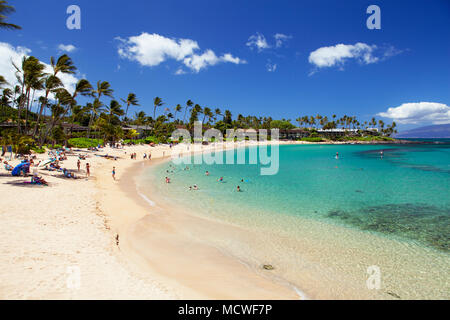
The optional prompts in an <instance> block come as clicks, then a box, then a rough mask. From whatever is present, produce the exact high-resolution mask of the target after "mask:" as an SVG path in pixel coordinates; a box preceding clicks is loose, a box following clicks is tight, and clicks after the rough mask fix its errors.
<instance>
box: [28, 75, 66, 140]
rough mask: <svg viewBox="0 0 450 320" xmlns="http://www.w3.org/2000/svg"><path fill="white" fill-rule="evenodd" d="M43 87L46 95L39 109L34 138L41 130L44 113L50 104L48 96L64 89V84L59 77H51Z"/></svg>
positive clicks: (45, 81)
mask: <svg viewBox="0 0 450 320" xmlns="http://www.w3.org/2000/svg"><path fill="white" fill-rule="evenodd" d="M43 87H44V89H45V95H44V96H43V97H42V98H43V99H41V100H40V101H41V102H42V103H41V107H40V109H39V113H38V118H37V124H36V126H35V128H34V132H33V136H35V135H36V134H37V130H38V128H39V124H40V121H41V116H42V112H43V111H44V108H45V106H46V105H47V104H48V96H49V94H50V92H56V90H57V89H59V88H62V87H63V83H62V81H61V80H60V79H59V78H58V77H56V76H54V75H50V76H48V77H47V78H46V79H45V80H44V84H43Z"/></svg>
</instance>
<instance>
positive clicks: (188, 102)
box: [183, 100, 194, 123]
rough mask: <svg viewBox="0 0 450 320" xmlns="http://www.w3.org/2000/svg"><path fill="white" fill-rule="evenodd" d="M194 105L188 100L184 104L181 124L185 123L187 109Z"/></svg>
mask: <svg viewBox="0 0 450 320" xmlns="http://www.w3.org/2000/svg"><path fill="white" fill-rule="evenodd" d="M193 105H194V103H193V102H192V101H191V100H188V101H187V102H186V108H184V117H183V123H185V122H186V112H187V111H188V109H189V108H191V107H192V106H193Z"/></svg>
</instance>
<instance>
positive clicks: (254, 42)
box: [246, 32, 270, 51]
mask: <svg viewBox="0 0 450 320" xmlns="http://www.w3.org/2000/svg"><path fill="white" fill-rule="evenodd" d="M246 45H247V46H248V47H250V48H251V49H253V48H255V49H257V50H258V51H262V50H264V49H269V48H270V45H269V44H268V43H267V40H266V37H264V35H262V34H260V33H258V32H257V33H256V34H254V35H252V36H250V38H248V41H247V43H246Z"/></svg>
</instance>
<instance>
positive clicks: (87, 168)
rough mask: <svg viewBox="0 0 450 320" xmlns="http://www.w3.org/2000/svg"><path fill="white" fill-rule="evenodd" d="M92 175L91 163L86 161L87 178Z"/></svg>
mask: <svg viewBox="0 0 450 320" xmlns="http://www.w3.org/2000/svg"><path fill="white" fill-rule="evenodd" d="M90 176H91V166H90V165H89V163H86V178H88V177H90Z"/></svg>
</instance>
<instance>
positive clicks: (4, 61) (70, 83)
mask: <svg viewBox="0 0 450 320" xmlns="http://www.w3.org/2000/svg"><path fill="white" fill-rule="evenodd" d="M30 53H31V50H30V49H28V48H25V47H14V46H12V45H10V44H9V43H6V42H0V57H1V59H0V75H2V76H4V77H5V79H6V80H7V81H8V83H9V85H11V86H15V85H16V84H18V81H17V78H16V76H15V72H16V69H15V68H14V67H13V65H12V62H14V64H15V65H16V66H18V67H19V68H20V66H21V65H22V59H23V57H25V56H29V55H30ZM44 65H45V72H47V73H50V72H52V67H51V66H50V64H47V63H44ZM58 77H59V78H60V79H61V81H62V83H63V84H64V87H65V88H66V89H67V90H68V91H69V92H73V91H74V90H75V85H76V83H77V81H78V79H77V78H76V77H75V76H74V75H72V74H62V73H60V74H58ZM36 95H37V96H39V95H40V93H36Z"/></svg>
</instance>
